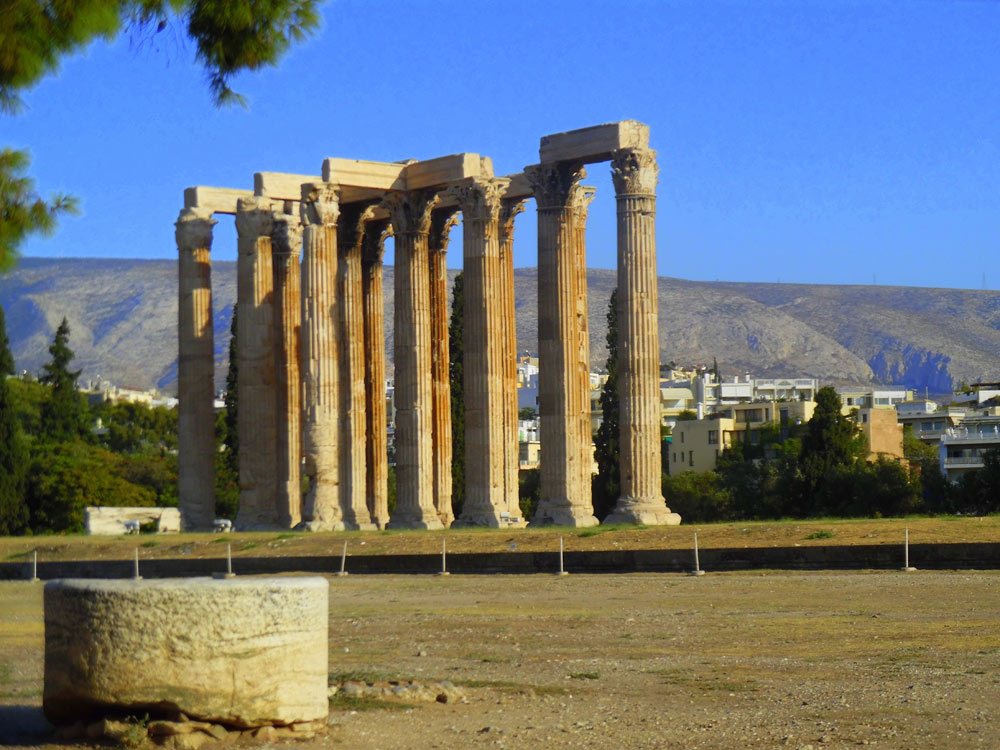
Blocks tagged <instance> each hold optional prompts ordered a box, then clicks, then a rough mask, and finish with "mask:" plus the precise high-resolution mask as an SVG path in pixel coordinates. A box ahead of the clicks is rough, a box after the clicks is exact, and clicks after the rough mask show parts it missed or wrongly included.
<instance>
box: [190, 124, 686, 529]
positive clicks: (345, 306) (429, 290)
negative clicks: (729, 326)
mask: <svg viewBox="0 0 1000 750" xmlns="http://www.w3.org/2000/svg"><path fill="white" fill-rule="evenodd" d="M603 161H610V162H611V171H612V178H613V181H614V186H615V195H616V200H617V206H618V299H619V306H620V307H619V313H618V319H619V321H620V323H619V328H620V330H619V344H618V349H619V353H620V354H619V356H620V365H619V368H620V370H619V390H620V393H621V434H620V440H621V475H622V481H621V485H622V487H621V492H622V494H621V497H620V498H619V500H618V503H617V506H616V507H615V509H614V511H613V512H612V514H611V515H610V516H609V517H608V519H606V520H607V521H608V522H612V523H644V524H676V523H679V522H680V517H679V516H677V515H676V514H674V513H671V512H670V510H669V509H668V508H667V507H666V504H665V503H664V500H663V497H662V496H661V492H660V419H659V415H660V404H659V345H658V326H657V297H656V238H655V227H654V223H655V221H654V220H655V208H656V176H657V167H656V152H655V151H651V150H650V149H649V128H648V127H647V126H646V125H643V124H642V123H639V122H635V121H631V120H626V121H623V122H617V123H611V124H608V125H599V126H596V127H591V128H584V129H582V130H575V131H570V132H567V133H559V134H556V135H550V136H546V137H544V138H542V139H541V147H540V149H539V162H540V163H539V164H536V165H532V166H529V167H526V168H525V169H524V172H522V173H519V174H514V175H507V176H504V177H496V176H495V175H494V174H493V166H492V162H491V161H490V160H489V159H488V158H484V157H481V156H479V155H478V154H469V153H463V154H455V155H451V156H443V157H440V158H437V159H430V160H426V161H405V162H393V163H385V162H371V161H360V160H355V159H342V158H330V159H326V160H325V161H324V162H323V167H322V174H321V175H316V176H310V175H292V174H278V173H273V172H258V173H257V174H255V175H254V189H253V191H243V190H234V189H224V188H210V187H192V188H188V189H187V190H185V193H184V209H183V210H182V211H181V213H180V217H179V218H178V220H177V225H176V226H177V232H176V236H177V247H178V252H179V255H180V262H179V277H180V290H179V292H180V314H179V323H180V326H179V344H180V347H179V348H180V356H179V365H178V380H179V385H178V388H179V394H178V395H179V399H180V427H179V429H180V436H179V437H180V440H179V446H180V448H179V449H180V460H179V472H180V486H179V494H180V507H181V513H182V517H183V522H184V525H185V528H187V529H192V530H195V529H210V528H211V527H212V521H213V506H214V502H213V486H214V482H213V453H214V450H215V445H214V415H213V410H212V397H213V376H214V349H215V347H214V342H213V333H212V321H213V311H212V294H211V259H210V249H211V244H212V227H213V225H214V224H215V223H216V219H215V218H214V216H215V214H231V215H235V217H236V229H237V234H238V261H237V277H238V283H237V309H238V331H237V336H238V341H239V345H238V352H239V355H238V357H239V360H238V365H239V386H238V387H239V394H238V395H239V404H240V414H239V446H240V462H239V463H240V478H239V479H240V506H239V508H240V509H239V513H238V516H237V518H236V526H237V528H239V529H244V530H253V529H275V528H290V527H299V528H304V529H310V530H332V529H366V528H425V529H433V528H441V527H443V526H449V525H451V524H455V525H469V526H493V527H496V526H500V525H502V524H505V523H507V522H508V519H511V518H515V519H516V518H518V517H519V516H520V510H519V507H518V492H517V490H518V483H517V472H518V464H517V458H518V456H517V449H518V444H517V411H518V410H517V393H516V371H515V361H516V354H517V352H516V339H515V327H514V268H513V258H512V247H513V230H514V220H515V217H516V216H517V215H518V214H519V213H521V212H522V211H523V210H524V209H525V205H526V203H527V202H528V201H529V200H530V199H532V198H533V199H534V201H535V205H536V208H537V211H538V288H539V294H538V332H539V333H538V336H539V341H538V348H539V377H540V382H539V411H540V417H541V443H542V446H541V456H542V458H541V498H540V502H539V506H538V510H537V512H536V514H535V516H534V518H532V519H530V521H531V523H532V524H541V525H544V524H560V525H570V526H591V525H594V524H597V519H596V518H595V517H594V514H593V504H592V502H591V491H590V486H591V482H590V467H591V434H590V400H589V382H588V372H589V368H590V351H589V338H588V337H589V331H588V325H587V286H586V248H585V243H584V229H585V225H586V220H587V212H588V206H589V203H590V201H591V200H592V198H593V196H594V189H593V188H588V187H586V186H584V185H583V184H582V180H583V179H584V178H585V176H586V172H585V165H588V164H593V163H596V162H603ZM459 215H461V219H462V223H463V231H462V238H463V248H462V250H463V259H464V260H463V266H464V275H465V319H464V339H463V345H464V350H465V364H464V371H465V375H464V381H463V389H464V395H465V461H466V464H465V482H466V486H465V502H464V505H463V508H462V512H461V515H460V516H459V517H458V518H455V517H454V515H453V512H452V503H451V485H452V477H451V458H452V455H451V450H452V425H451V410H450V398H451V397H450V390H451V383H450V379H449V374H448V373H449V366H448V362H449V353H448V314H449V311H448V305H447V293H448V288H447V269H446V266H445V258H446V251H447V247H448V237H449V233H450V231H451V229H452V227H454V226H455V225H456V224H457V220H458V217H459ZM390 235H391V236H392V237H393V241H394V245H395V291H394V319H393V325H394V342H395V350H394V357H393V362H394V367H395V376H394V388H395V409H396V429H395V459H396V488H397V490H396V492H397V495H396V508H395V511H394V513H393V514H392V516H391V517H390V515H389V512H388V504H387V470H388V466H387V455H386V403H385V373H386V351H385V339H384V336H383V333H382V331H383V325H384V310H383V300H382V256H383V249H384V242H385V239H386V237H388V236H390ZM303 471H304V472H305V475H306V478H307V479H308V491H307V492H306V494H305V495H304V496H302V495H301V493H300V489H299V488H300V486H301V485H300V482H301V481H302V476H301V474H300V472H303Z"/></svg>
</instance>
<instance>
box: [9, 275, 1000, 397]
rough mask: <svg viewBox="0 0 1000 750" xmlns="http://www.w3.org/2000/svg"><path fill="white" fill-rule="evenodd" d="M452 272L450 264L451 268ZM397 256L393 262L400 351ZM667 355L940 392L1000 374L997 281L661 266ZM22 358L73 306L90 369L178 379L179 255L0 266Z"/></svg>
mask: <svg viewBox="0 0 1000 750" xmlns="http://www.w3.org/2000/svg"><path fill="white" fill-rule="evenodd" d="M454 273H455V272H452V275H454ZM392 282H393V271H392V268H386V271H385V301H386V331H385V334H386V341H387V342H388V350H389V357H390V359H391V357H392V325H391V321H392V310H393V304H392V288H393V284H392ZM614 285H615V273H614V272H613V271H608V270H603V269H591V270H590V272H589V273H588V290H589V303H590V310H589V317H590V331H591V360H592V364H593V367H594V368H595V369H599V368H601V367H603V365H604V361H605V359H606V357H607V347H606V344H605V336H606V328H607V324H606V314H607V305H608V299H609V298H610V296H611V291H612V289H613V288H614ZM515 287H516V289H515V304H516V308H517V338H518V347H519V349H520V350H521V351H528V352H534V351H536V350H537V341H538V321H537V308H538V303H537V296H538V285H537V279H536V275H535V269H534V268H522V269H518V270H517V271H516V272H515ZM213 294H214V299H215V333H216V337H215V351H216V382H217V384H220V385H221V383H222V382H223V380H224V376H225V368H226V364H227V362H226V359H227V355H228V339H229V321H230V316H231V315H232V306H233V303H234V302H235V298H236V269H235V264H234V263H232V262H219V263H215V264H214V265H213ZM659 300H660V355H661V359H662V361H664V362H667V361H670V360H673V361H676V362H678V363H682V364H696V363H701V364H711V363H712V361H713V359H714V360H717V361H718V363H719V368H720V370H721V371H722V372H723V374H735V373H742V372H745V371H746V372H751V373H752V374H754V375H756V376H761V377H764V376H795V375H809V376H813V377H816V378H819V379H820V380H821V381H823V382H836V383H845V382H853V383H869V382H873V381H875V382H885V383H897V384H902V385H906V386H909V387H913V388H918V389H921V390H922V389H924V388H925V387H926V388H928V389H929V390H930V391H931V392H936V393H945V392H948V391H951V390H953V389H954V388H955V386H956V385H957V384H958V383H959V381H961V380H965V381H967V382H972V381H976V380H1000V357H998V355H1000V293H998V292H988V291H965V290H953V289H925V288H911V287H877V286H871V287H867V286H832V285H807V284H747V283H725V282H692V281H684V280H682V279H673V278H663V277H661V278H660V279H659ZM0 304H2V305H3V307H4V309H5V311H6V314H7V328H8V334H9V336H10V340H11V348H12V349H13V352H14V356H15V358H16V360H17V366H18V368H19V369H24V370H28V371H29V372H33V373H34V372H38V371H39V369H40V368H41V366H42V364H43V363H44V362H45V361H47V359H48V346H49V344H50V342H51V340H52V336H53V333H54V331H55V328H56V327H57V326H58V325H59V321H60V320H61V319H62V318H63V316H65V317H66V318H67V319H68V320H69V323H70V328H71V331H72V333H71V339H70V344H71V346H72V348H73V350H74V351H75V352H76V367H78V368H82V370H83V379H87V378H92V377H96V376H97V375H101V376H102V377H104V378H105V379H108V380H111V381H112V382H114V383H116V384H118V385H123V386H131V387H138V388H148V387H151V386H156V387H159V388H161V389H163V390H166V391H172V390H173V389H174V388H175V387H176V378H177V339H176V335H177V334H176V325H177V269H176V264H175V263H173V262H170V261H152V260H120V259H93V260H82V259H74V260H55V259H37V258H28V259H24V260H23V261H22V262H21V264H20V265H19V266H18V268H17V269H15V270H14V271H11V272H10V273H8V274H6V275H4V276H0Z"/></svg>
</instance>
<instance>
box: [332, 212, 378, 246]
mask: <svg viewBox="0 0 1000 750" xmlns="http://www.w3.org/2000/svg"><path fill="white" fill-rule="evenodd" d="M377 206H378V202H377V201H375V202H363V203H348V204H346V205H344V206H341V210H340V219H339V220H338V224H337V231H338V237H337V247H338V249H339V250H340V252H341V253H348V252H359V253H360V252H361V251H362V245H363V243H364V236H365V226H367V224H368V222H370V221H371V220H372V217H373V216H374V215H375V208H376V207H377Z"/></svg>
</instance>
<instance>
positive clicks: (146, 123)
mask: <svg viewBox="0 0 1000 750" xmlns="http://www.w3.org/2000/svg"><path fill="white" fill-rule="evenodd" d="M324 19H325V20H324V25H323V28H322V30H321V31H320V33H319V34H318V35H317V36H316V37H314V38H313V39H312V40H310V41H308V42H307V43H306V44H305V45H303V46H300V47H298V48H296V49H294V50H292V52H291V53H290V54H289V55H288V56H287V57H286V58H285V59H284V60H283V62H282V63H281V64H280V66H279V67H278V68H276V69H269V70H266V71H264V72H262V73H257V74H247V75H244V76H242V77H240V78H239V79H238V80H237V81H236V84H235V88H236V89H237V90H238V91H240V92H241V93H244V94H246V95H247V96H248V97H249V99H250V109H249V111H245V110H241V109H225V110H217V109H215V108H214V107H213V106H212V103H211V100H210V96H209V92H208V89H207V87H206V85H205V82H204V75H203V73H202V71H201V70H200V69H199V68H197V67H195V66H194V65H193V63H192V60H193V46H192V44H191V43H190V42H189V41H187V40H186V39H185V38H184V37H183V34H181V32H180V29H179V27H178V28H171V29H168V30H167V31H166V32H164V33H162V34H160V35H158V36H157V37H156V38H155V39H154V40H153V41H152V42H146V43H139V42H140V40H136V39H130V38H128V37H127V36H125V37H122V38H121V39H119V40H118V41H117V42H115V43H114V44H112V45H105V44H96V45H94V46H93V47H91V48H90V49H89V50H88V51H87V52H86V53H85V54H81V55H78V56H76V57H73V58H72V59H68V60H66V61H65V63H64V65H63V67H62V70H61V71H60V73H59V74H58V75H57V76H54V77H50V78H48V79H46V80H45V81H44V82H43V83H41V84H40V85H39V86H37V87H36V88H35V89H32V90H31V91H29V92H28V93H27V95H26V97H25V98H26V101H27V104H28V107H29V109H28V111H27V112H26V113H25V114H23V115H21V116H19V117H16V118H11V117H7V116H4V117H2V119H0V144H2V145H13V146H17V147H29V148H30V149H31V151H32V153H33V157H34V163H33V166H32V173H33V175H34V176H35V177H36V179H37V182H38V188H39V190H40V191H41V192H42V193H43V194H48V193H50V192H52V191H55V190H63V191H67V192H71V193H73V194H76V195H78V196H80V198H81V199H82V202H83V215H82V216H81V217H79V218H70V219H66V220H65V221H64V222H63V224H62V227H61V229H60V231H59V232H58V234H57V235H56V236H55V237H54V238H51V239H44V240H43V239H34V240H32V241H31V242H30V243H29V244H28V245H27V247H26V248H25V254H26V255H31V256H62V257H93V256H116V257H138V258H174V257H176V249H175V246H174V240H173V222H174V221H175V219H176V217H177V213H178V210H179V209H180V207H181V205H182V195H183V189H184V188H185V187H186V186H189V185H195V184H203V185H217V186H225V187H244V188H248V189H249V188H251V187H252V174H253V173H254V172H255V171H265V170H266V171H285V172H295V173H306V174H318V172H319V169H320V165H321V162H322V159H323V158H324V157H327V156H343V157H349V158H362V159H375V160H386V161H393V160H397V159H404V158H418V159H420V158H430V157H434V156H439V155H442V154H448V153H455V152H459V151H474V152H478V153H481V154H484V155H487V156H490V157H492V159H493V161H494V165H495V168H496V172H497V174H505V173H510V172H515V171H520V170H521V169H522V168H523V167H524V166H525V165H527V164H531V163H535V162H537V160H538V150H537V149H538V139H539V137H540V136H541V135H544V134H547V133H554V132H559V131H563V130H569V129H573V128H578V127H584V126H587V125H593V124H598V123H603V122H609V121H613V120H620V119H626V118H631V119H637V120H641V121H643V122H645V123H647V124H649V126H650V128H651V131H652V136H651V137H652V146H653V147H654V148H655V149H657V150H658V152H659V164H660V183H659V188H658V192H659V201H658V216H657V238H658V255H659V272H660V274H662V275H667V276H676V277H681V278H687V279H702V280H715V279H718V280H724V281H779V280H780V281H783V282H813V283H860V284H871V283H873V281H876V282H877V283H879V284H904V285H921V286H944V287H956V288H980V287H981V286H982V285H983V272H984V271H985V273H986V286H987V287H988V288H991V289H996V288H1000V269H998V268H997V267H996V266H995V264H993V263H991V262H989V260H988V259H994V258H997V257H1000V3H998V2H993V1H992V0H980V1H978V2H977V1H975V0H965V1H962V0H936V1H927V2H921V1H919V0H906V1H903V0H897V1H895V2H889V1H886V2H878V1H877V0H866V1H864V2H861V1H858V2H854V1H851V0H841V1H837V0H826V1H820V0H815V1H813V2H807V1H802V2H792V1H787V2H785V1H781V0H745V1H743V2H713V1H712V0H662V1H661V2H634V1H633V2H629V1H627V0H621V1H618V2H586V1H585V0H574V1H570V2H564V1H562V0H559V1H551V2H550V1H548V0H532V2H523V1H522V0H505V1H504V2H478V1H470V0H462V1H455V0H435V1H434V2H432V1H431V0H425V1H421V2H395V1H393V2H374V1H372V0H369V1H366V2H362V1H360V0H339V1H334V2H329V3H327V4H326V5H324ZM587 182H588V183H589V184H593V185H596V186H597V187H598V190H599V194H598V199H597V201H595V204H594V205H593V207H592V210H591V221H590V225H589V227H588V254H589V258H588V261H589V265H591V266H594V267H602V268H613V267H614V265H615V236H614V232H615V219H614V200H613V192H612V187H611V181H610V177H609V175H608V167H607V165H595V166H594V167H592V168H591V170H590V177H589V178H588V180H587ZM532 214H533V206H532V207H529V211H528V214H527V215H524V216H522V217H521V218H519V220H518V227H517V241H516V247H515V253H516V256H515V262H516V264H517V265H518V266H530V265H535V240H536V229H535V223H534V219H533V215H532ZM227 225H228V226H227ZM456 239H457V237H456ZM456 245H457V243H455V244H453V245H452V248H453V250H452V252H451V257H450V259H449V265H450V266H452V267H458V266H460V265H461V255H460V251H458V250H457V249H456ZM213 255H214V257H216V258H218V259H223V260H232V259H234V258H235V232H234V230H233V229H232V227H231V221H227V220H225V219H223V221H222V222H221V223H220V226H219V228H218V229H217V233H216V240H215V245H214V249H213Z"/></svg>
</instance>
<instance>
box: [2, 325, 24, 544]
mask: <svg viewBox="0 0 1000 750" xmlns="http://www.w3.org/2000/svg"><path fill="white" fill-rule="evenodd" d="M13 373H14V357H13V355H11V352H10V347H9V345H8V339H7V323H6V320H5V318H4V312H3V308H2V307H0V536H7V535H12V534H19V533H21V532H22V531H24V529H25V527H26V526H27V525H28V506H27V505H26V504H25V501H24V489H25V476H26V471H27V467H28V451H27V449H26V447H25V444H24V435H23V434H22V433H21V425H20V423H19V421H18V419H17V414H16V411H15V409H14V405H13V403H12V399H11V393H10V388H9V387H8V385H7V376H8V375H12V374H13Z"/></svg>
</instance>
